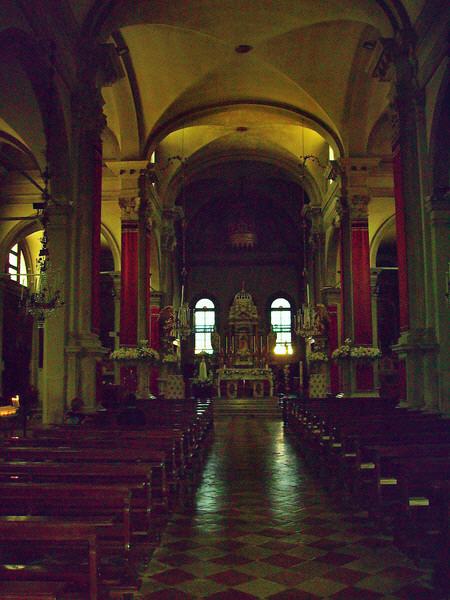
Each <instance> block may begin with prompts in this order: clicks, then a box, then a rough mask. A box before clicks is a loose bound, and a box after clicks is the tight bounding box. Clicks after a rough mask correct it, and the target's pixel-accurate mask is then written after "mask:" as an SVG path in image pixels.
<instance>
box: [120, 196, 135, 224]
mask: <svg viewBox="0 0 450 600" xmlns="http://www.w3.org/2000/svg"><path fill="white" fill-rule="evenodd" d="M119 206H120V217H121V219H122V221H137V220H138V218H139V198H119Z"/></svg>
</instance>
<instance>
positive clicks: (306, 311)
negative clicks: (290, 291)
mask: <svg viewBox="0 0 450 600" xmlns="http://www.w3.org/2000/svg"><path fill="white" fill-rule="evenodd" d="M295 331H296V333H297V335H300V336H301V337H303V338H310V337H314V336H316V335H320V334H321V333H323V323H322V317H321V314H320V311H319V310H318V308H317V307H316V306H314V305H312V304H302V306H301V307H300V308H299V309H298V311H297V316H296V319H295Z"/></svg>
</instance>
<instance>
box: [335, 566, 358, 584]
mask: <svg viewBox="0 0 450 600" xmlns="http://www.w3.org/2000/svg"><path fill="white" fill-rule="evenodd" d="M326 576H327V579H333V581H339V582H341V583H348V584H350V585H351V584H353V583H356V582H357V581H361V579H364V577H367V573H363V572H362V571H356V570H355V569H346V568H345V567H339V568H337V569H333V570H332V571H328V573H327V575H326Z"/></svg>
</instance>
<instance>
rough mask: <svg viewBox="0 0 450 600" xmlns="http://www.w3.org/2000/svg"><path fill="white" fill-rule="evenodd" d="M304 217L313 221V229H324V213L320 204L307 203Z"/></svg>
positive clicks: (303, 210) (304, 208)
mask: <svg viewBox="0 0 450 600" xmlns="http://www.w3.org/2000/svg"><path fill="white" fill-rule="evenodd" d="M302 217H303V218H305V219H308V220H309V221H311V225H312V229H313V231H315V232H316V231H322V223H323V215H322V208H321V207H320V206H316V205H312V204H305V206H304V207H303V209H302Z"/></svg>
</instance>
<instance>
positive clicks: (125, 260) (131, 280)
mask: <svg viewBox="0 0 450 600" xmlns="http://www.w3.org/2000/svg"><path fill="white" fill-rule="evenodd" d="M138 237H139V236H138V226H137V222H135V221H129V222H128V221H124V222H123V223H122V261H121V268H122V274H121V292H120V294H121V295H120V343H121V345H123V346H132V345H136V344H137V315H138Z"/></svg>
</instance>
